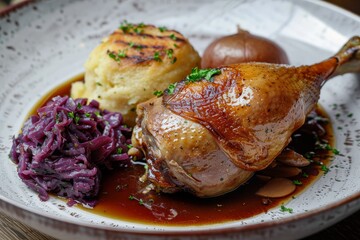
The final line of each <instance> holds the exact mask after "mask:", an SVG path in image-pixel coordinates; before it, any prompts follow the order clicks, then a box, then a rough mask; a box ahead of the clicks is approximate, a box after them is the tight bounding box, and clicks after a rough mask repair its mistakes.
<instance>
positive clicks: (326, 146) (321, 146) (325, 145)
mask: <svg viewBox="0 0 360 240" xmlns="http://www.w3.org/2000/svg"><path fill="white" fill-rule="evenodd" d="M315 148H316V149H322V150H329V151H332V153H334V154H335V155H339V154H340V151H339V150H337V149H336V148H333V147H331V146H330V145H329V144H328V143H318V144H316V146H315Z"/></svg>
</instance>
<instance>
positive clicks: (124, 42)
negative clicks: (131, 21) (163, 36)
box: [114, 39, 166, 51]
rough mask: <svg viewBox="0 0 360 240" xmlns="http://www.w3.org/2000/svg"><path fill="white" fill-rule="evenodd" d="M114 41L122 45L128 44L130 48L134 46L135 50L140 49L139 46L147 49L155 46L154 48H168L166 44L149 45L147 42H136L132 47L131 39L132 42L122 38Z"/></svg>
mask: <svg viewBox="0 0 360 240" xmlns="http://www.w3.org/2000/svg"><path fill="white" fill-rule="evenodd" d="M114 43H116V44H122V45H124V46H128V47H129V48H133V49H135V50H138V48H140V49H139V50H142V49H146V48H153V49H165V48H166V46H164V45H147V44H136V43H134V44H133V45H132V47H130V43H131V41H130V42H127V41H124V40H120V39H119V40H115V41H114ZM139 50H138V51H139Z"/></svg>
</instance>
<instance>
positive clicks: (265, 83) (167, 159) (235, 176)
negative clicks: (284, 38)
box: [132, 37, 360, 197]
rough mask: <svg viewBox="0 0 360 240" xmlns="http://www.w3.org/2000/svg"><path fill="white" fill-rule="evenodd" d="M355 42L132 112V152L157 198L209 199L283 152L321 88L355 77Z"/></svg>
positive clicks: (182, 90) (359, 41) (169, 94)
mask: <svg viewBox="0 0 360 240" xmlns="http://www.w3.org/2000/svg"><path fill="white" fill-rule="evenodd" d="M359 49H360V37H353V38H352V39H350V40H349V41H348V42H347V43H346V44H345V45H344V46H343V48H342V49H341V50H340V51H339V52H338V53H337V54H335V55H334V56H333V57H331V58H329V59H327V60H325V61H322V62H320V63H317V64H314V65H308V66H300V67H291V66H288V65H276V64H267V63H242V64H233V65H229V66H222V67H219V68H217V69H216V70H217V71H218V74H217V75H215V76H212V78H210V79H208V80H206V79H205V78H201V79H199V80H198V81H193V82H189V81H188V79H184V80H183V81H181V82H179V83H177V85H176V87H175V89H173V91H170V90H169V89H167V90H166V91H165V92H164V95H163V96H162V97H157V98H156V97H155V98H153V99H150V100H148V101H146V102H144V103H141V104H139V105H138V107H137V115H138V117H137V125H136V126H135V128H134V132H133V136H132V143H133V146H134V147H136V148H138V149H141V150H142V152H143V153H144V154H145V158H146V161H147V164H148V166H149V171H148V179H149V180H150V181H151V182H152V184H153V185H154V186H155V187H156V188H157V189H160V190H161V191H163V192H168V193H172V192H176V191H179V190H184V191H188V192H191V193H193V194H194V195H196V196H199V197H214V196H218V195H222V194H225V193H227V192H229V191H232V190H234V189H236V188H237V187H239V186H240V185H242V184H244V183H245V182H246V181H247V180H248V179H249V178H250V177H251V176H252V175H253V174H254V172H256V171H260V170H262V169H265V168H266V167H267V166H268V165H270V164H271V163H272V162H273V161H274V159H275V158H276V157H277V156H278V155H279V154H280V153H281V152H282V150H283V149H284V148H285V147H286V146H287V145H288V143H289V142H290V140H291V135H292V134H293V133H294V132H295V131H296V130H297V129H298V128H299V127H300V126H302V125H303V124H304V122H305V119H306V116H307V115H308V114H309V113H310V112H311V111H312V110H313V109H314V108H315V106H316V104H317V102H318V99H319V95H320V89H321V87H322V86H323V84H324V83H325V82H326V80H328V79H330V78H332V77H334V76H337V75H340V74H344V73H348V72H358V71H360V62H359V59H360V51H359Z"/></svg>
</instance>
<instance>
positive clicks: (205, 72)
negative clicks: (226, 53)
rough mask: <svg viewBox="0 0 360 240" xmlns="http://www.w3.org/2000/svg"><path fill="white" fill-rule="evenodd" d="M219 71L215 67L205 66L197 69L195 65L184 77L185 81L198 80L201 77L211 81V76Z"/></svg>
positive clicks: (219, 71)
mask: <svg viewBox="0 0 360 240" xmlns="http://www.w3.org/2000/svg"><path fill="white" fill-rule="evenodd" d="M220 73H221V70H220V69H217V68H207V69H199V68H197V67H195V68H193V69H192V70H191V73H190V74H189V75H188V76H187V77H186V79H185V83H192V82H198V81H200V80H202V79H206V80H207V81H210V82H212V81H213V80H212V77H213V76H215V75H218V74H220Z"/></svg>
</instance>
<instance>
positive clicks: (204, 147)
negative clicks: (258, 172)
mask: <svg viewBox="0 0 360 240" xmlns="http://www.w3.org/2000/svg"><path fill="white" fill-rule="evenodd" d="M137 111H138V113H139V115H138V124H139V125H137V127H135V129H134V134H133V145H134V147H140V148H142V149H143V150H145V151H146V154H147V161H148V164H149V176H148V177H149V179H150V180H151V181H152V182H153V183H155V185H156V186H158V187H160V188H161V190H163V191H165V192H175V191H178V190H180V189H183V190H187V191H189V192H192V193H194V194H196V195H197V196H200V197H208V196H216V195H220V194H223V193H226V192H229V191H231V190H233V189H234V188H236V187H238V186H239V185H240V184H241V183H243V182H245V181H246V180H248V179H249V178H250V177H251V176H252V175H253V173H252V172H250V171H246V170H243V169H241V168H238V167H236V166H235V165H234V163H233V162H232V161H231V160H230V159H229V157H228V156H227V155H226V154H225V153H224V152H223V151H221V149H220V148H219V146H218V144H217V143H216V139H215V138H214V137H213V136H212V134H211V132H209V131H208V130H207V129H206V128H204V127H203V126H202V125H200V124H198V123H196V122H194V121H189V120H186V119H184V118H183V117H181V116H179V115H177V114H174V113H173V112H171V111H170V110H168V109H167V108H165V107H164V105H163V104H162V98H154V99H150V100H148V101H147V102H144V103H141V104H139V106H138V109H137Z"/></svg>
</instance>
